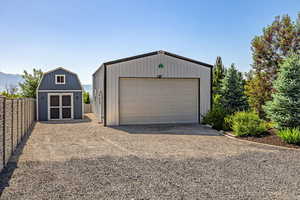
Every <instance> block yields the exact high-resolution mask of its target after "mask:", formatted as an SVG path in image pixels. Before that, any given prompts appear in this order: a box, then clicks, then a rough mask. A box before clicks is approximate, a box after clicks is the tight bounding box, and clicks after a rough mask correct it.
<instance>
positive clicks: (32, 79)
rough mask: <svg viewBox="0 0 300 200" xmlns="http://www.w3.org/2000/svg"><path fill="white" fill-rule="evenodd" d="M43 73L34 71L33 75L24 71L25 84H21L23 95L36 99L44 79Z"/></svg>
mask: <svg viewBox="0 0 300 200" xmlns="http://www.w3.org/2000/svg"><path fill="white" fill-rule="evenodd" d="M42 75H43V72H42V71H41V70H40V69H39V70H37V69H33V74H30V73H28V72H27V71H26V70H24V74H23V75H22V78H23V79H24V82H22V83H20V84H19V85H20V87H21V93H22V96H24V97H29V98H36V89H37V87H38V85H39V82H40V80H41V78H42Z"/></svg>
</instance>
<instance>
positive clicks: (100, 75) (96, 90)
mask: <svg viewBox="0 0 300 200" xmlns="http://www.w3.org/2000/svg"><path fill="white" fill-rule="evenodd" d="M103 80H104V67H103V66H101V68H100V69H99V70H98V71H97V72H96V73H95V74H94V75H93V112H94V113H95V114H96V116H97V118H98V120H99V121H100V122H102V120H103V118H104V116H103V108H104V105H103V94H104V85H103Z"/></svg>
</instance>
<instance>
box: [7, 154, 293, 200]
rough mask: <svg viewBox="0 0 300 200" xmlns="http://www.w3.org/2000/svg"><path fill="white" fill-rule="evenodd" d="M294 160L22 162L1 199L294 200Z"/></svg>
mask: <svg viewBox="0 0 300 200" xmlns="http://www.w3.org/2000/svg"><path fill="white" fill-rule="evenodd" d="M282 153H288V154H286V155H285V156H282ZM298 156H299V154H297V155H295V154H293V153H291V152H290V153H289V152H286V151H282V152H259V151H257V152H250V151H249V152H245V153H241V154H239V155H234V156H228V157H226V156H225V157H222V158H218V159H216V158H213V157H201V158H189V159H188V158H185V159H179V160H178V159H173V158H161V159H160V158H155V159H154V158H143V157H138V156H133V155H131V156H123V157H117V156H103V157H95V158H93V159H75V158H74V159H71V160H68V161H64V162H59V161H55V162H50V161H47V162H46V161H45V162H39V161H29V162H22V166H21V167H20V169H19V170H18V171H17V174H16V175H15V176H14V178H13V180H12V186H11V187H10V188H7V190H5V193H4V195H3V198H4V199H41V197H43V199H226V200H228V199H277V198H278V199H297V197H299V196H297V194H299V193H298V192H299V188H297V184H299V180H298V177H297V176H295V174H297V171H298V170H299V169H298V167H297V166H298V164H299V161H298V160H295V158H296V157H298ZM288 161H289V162H288ZM287 166H289V167H287ZM274 175H276V176H274Z"/></svg>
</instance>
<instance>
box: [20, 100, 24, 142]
mask: <svg viewBox="0 0 300 200" xmlns="http://www.w3.org/2000/svg"><path fill="white" fill-rule="evenodd" d="M23 115H24V112H23V99H21V136H20V141H21V140H22V137H23V129H24V124H23V120H24V118H23Z"/></svg>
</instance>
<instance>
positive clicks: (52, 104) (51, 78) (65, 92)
mask: <svg viewBox="0 0 300 200" xmlns="http://www.w3.org/2000/svg"><path fill="white" fill-rule="evenodd" d="M82 93H83V88H82V85H81V83H80V80H79V78H78V76H77V74H75V73H74V72H71V71H69V70H67V69H65V68H62V67H59V68H56V69H54V70H51V71H48V72H46V73H44V74H43V77H42V79H41V81H40V83H39V86H38V88H37V118H38V120H40V121H47V120H67V119H68V120H69V119H82V118H83V101H82Z"/></svg>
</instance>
